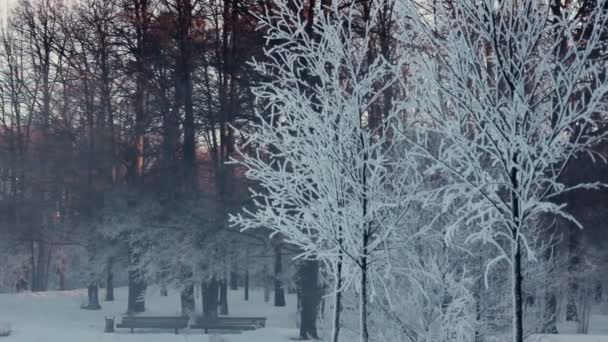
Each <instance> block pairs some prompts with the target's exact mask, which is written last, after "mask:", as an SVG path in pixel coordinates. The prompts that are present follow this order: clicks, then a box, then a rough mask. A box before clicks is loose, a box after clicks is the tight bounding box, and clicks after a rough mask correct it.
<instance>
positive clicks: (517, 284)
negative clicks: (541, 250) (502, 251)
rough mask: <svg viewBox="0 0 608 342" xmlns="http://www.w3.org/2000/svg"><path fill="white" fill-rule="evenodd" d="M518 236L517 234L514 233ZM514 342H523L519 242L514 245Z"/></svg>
mask: <svg viewBox="0 0 608 342" xmlns="http://www.w3.org/2000/svg"><path fill="white" fill-rule="evenodd" d="M513 234H514V236H516V234H517V232H514V233H513ZM512 263H513V266H512V270H513V342H523V340H524V333H523V298H522V280H523V276H522V272H521V246H520V242H519V240H517V241H516V242H515V243H514V244H513V258H512Z"/></svg>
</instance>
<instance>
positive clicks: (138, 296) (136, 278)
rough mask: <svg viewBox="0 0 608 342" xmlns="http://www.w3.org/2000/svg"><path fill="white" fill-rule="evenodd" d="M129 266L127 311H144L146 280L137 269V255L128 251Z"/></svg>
mask: <svg viewBox="0 0 608 342" xmlns="http://www.w3.org/2000/svg"><path fill="white" fill-rule="evenodd" d="M129 254H130V256H129V257H130V258H129V262H130V264H131V265H130V267H131V269H130V270H129V294H128V299H127V313H129V314H132V313H138V312H144V311H146V300H145V297H144V296H145V292H146V287H147V286H146V282H145V279H144V277H143V274H141V271H140V270H139V269H137V268H136V267H137V266H136V265H137V263H138V259H139V257H138V256H137V255H135V254H134V253H133V252H129Z"/></svg>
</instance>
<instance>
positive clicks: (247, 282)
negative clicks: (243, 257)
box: [243, 268, 249, 300]
mask: <svg viewBox="0 0 608 342" xmlns="http://www.w3.org/2000/svg"><path fill="white" fill-rule="evenodd" d="M243 291H244V299H245V300H249V268H247V269H246V270H245V285H244V286H243Z"/></svg>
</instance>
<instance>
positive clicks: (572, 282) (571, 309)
mask: <svg viewBox="0 0 608 342" xmlns="http://www.w3.org/2000/svg"><path fill="white" fill-rule="evenodd" d="M577 233H578V232H577V231H576V228H574V227H570V232H569V236H568V294H567V296H568V297H567V298H568V302H567V304H566V321H570V322H577V321H578V318H579V317H578V312H577V309H576V298H577V296H578V292H579V291H578V290H579V289H578V288H579V285H578V277H577V274H576V272H577V271H578V267H579V264H580V260H579V256H578V253H579V237H578V234H577Z"/></svg>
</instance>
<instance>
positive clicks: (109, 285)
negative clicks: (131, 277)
mask: <svg viewBox="0 0 608 342" xmlns="http://www.w3.org/2000/svg"><path fill="white" fill-rule="evenodd" d="M113 268H114V259H113V258H110V259H109V260H108V266H107V270H106V272H107V273H106V302H111V301H113V300H114V271H113Z"/></svg>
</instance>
